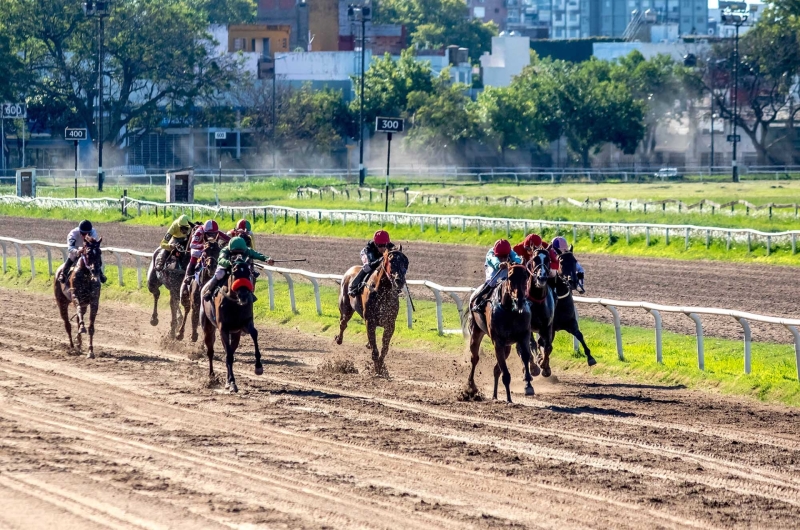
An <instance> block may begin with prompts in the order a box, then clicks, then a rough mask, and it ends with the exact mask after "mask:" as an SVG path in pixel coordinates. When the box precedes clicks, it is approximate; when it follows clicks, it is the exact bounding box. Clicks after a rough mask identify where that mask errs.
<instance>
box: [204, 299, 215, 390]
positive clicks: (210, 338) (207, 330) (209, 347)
mask: <svg viewBox="0 0 800 530" xmlns="http://www.w3.org/2000/svg"><path fill="white" fill-rule="evenodd" d="M202 326H203V342H205V345H206V355H207V356H208V378H209V379H213V378H214V340H215V339H216V332H217V328H215V327H214V324H212V323H211V320H209V319H208V317H206V316H205V314H203V315H202Z"/></svg>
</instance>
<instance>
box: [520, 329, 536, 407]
mask: <svg viewBox="0 0 800 530" xmlns="http://www.w3.org/2000/svg"><path fill="white" fill-rule="evenodd" d="M517 353H518V354H519V357H520V359H522V366H523V369H524V370H525V375H524V376H523V380H524V381H525V395H526V396H532V395H533V394H534V392H533V385H532V384H531V380H532V379H533V376H531V372H530V370H529V367H530V365H531V364H532V363H531V360H532V357H533V354H532V353H531V343H530V341H528V340H521V341H520V342H518V343H517Z"/></svg>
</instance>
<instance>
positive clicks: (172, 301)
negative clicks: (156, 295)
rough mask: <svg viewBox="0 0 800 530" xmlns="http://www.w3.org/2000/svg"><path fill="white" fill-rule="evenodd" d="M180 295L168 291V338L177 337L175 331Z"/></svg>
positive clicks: (176, 328)
mask: <svg viewBox="0 0 800 530" xmlns="http://www.w3.org/2000/svg"><path fill="white" fill-rule="evenodd" d="M180 302H181V300H180V296H179V295H178V293H173V292H172V291H170V293H169V312H170V323H169V338H171V339H177V340H180V339H178V337H177V336H176V331H177V330H178V307H179V306H180Z"/></svg>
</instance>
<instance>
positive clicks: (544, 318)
mask: <svg viewBox="0 0 800 530" xmlns="http://www.w3.org/2000/svg"><path fill="white" fill-rule="evenodd" d="M526 267H527V269H528V272H529V273H530V275H531V278H530V281H529V282H528V290H527V297H528V302H530V309H531V350H534V349H535V350H536V351H537V356H536V361H537V362H538V364H539V366H540V367H541V370H542V375H543V376H545V377H550V374H551V371H550V354H551V353H552V352H553V338H554V335H555V333H554V331H553V318H554V315H555V309H556V300H555V296H553V290H552V289H551V288H550V284H549V278H550V253H549V252H547V251H546V250H541V249H540V250H537V251H536V252H535V253H534V255H533V257H532V258H531V259H530V261H528V263H527V265H526ZM533 333H538V334H539V340H538V341H537V342H534V340H533Z"/></svg>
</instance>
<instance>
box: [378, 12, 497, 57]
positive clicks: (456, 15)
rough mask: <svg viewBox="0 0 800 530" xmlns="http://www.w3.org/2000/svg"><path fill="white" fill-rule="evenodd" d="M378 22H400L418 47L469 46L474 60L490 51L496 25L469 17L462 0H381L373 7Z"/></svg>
mask: <svg viewBox="0 0 800 530" xmlns="http://www.w3.org/2000/svg"><path fill="white" fill-rule="evenodd" d="M377 14H378V21H379V22H383V23H389V24H403V25H405V26H406V29H407V30H408V34H409V36H410V43H409V44H412V45H414V46H415V47H418V48H431V49H438V48H443V47H445V46H449V45H451V44H455V45H457V46H462V47H464V48H468V49H469V54H470V57H471V58H472V60H473V61H477V60H478V58H479V57H480V56H481V55H482V54H483V52H484V51H491V46H492V37H493V36H495V35H497V31H498V29H497V25H495V24H494V23H493V22H488V23H484V22H482V21H480V20H478V19H475V18H472V17H471V16H469V8H468V7H467V3H466V2H465V0H382V1H381V3H380V4H379V6H378V9H377Z"/></svg>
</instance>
